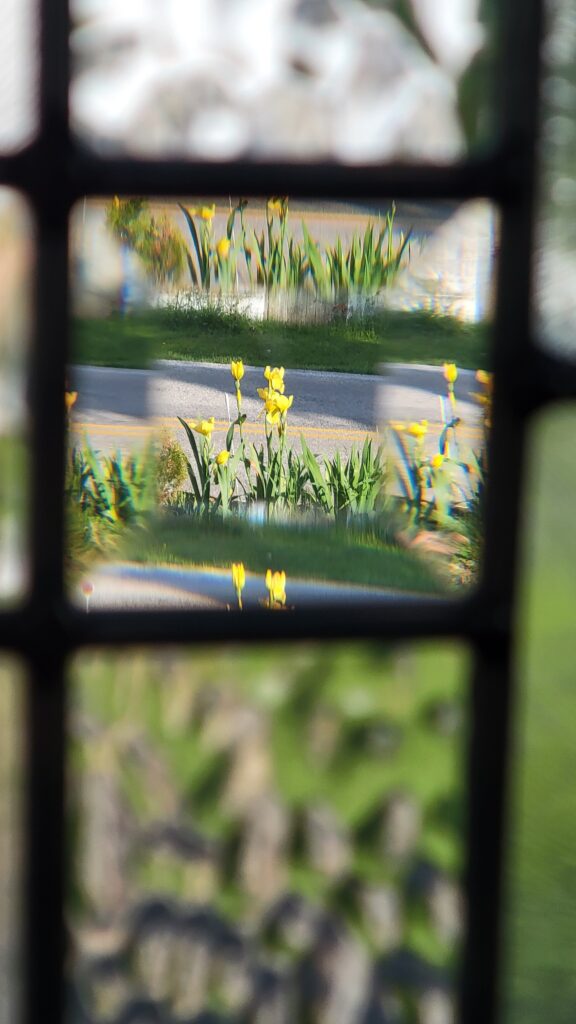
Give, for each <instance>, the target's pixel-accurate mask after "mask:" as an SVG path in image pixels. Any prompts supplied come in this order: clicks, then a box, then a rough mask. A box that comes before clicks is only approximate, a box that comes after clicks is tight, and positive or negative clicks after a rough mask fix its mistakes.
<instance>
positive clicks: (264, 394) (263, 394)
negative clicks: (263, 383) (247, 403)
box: [256, 388, 270, 402]
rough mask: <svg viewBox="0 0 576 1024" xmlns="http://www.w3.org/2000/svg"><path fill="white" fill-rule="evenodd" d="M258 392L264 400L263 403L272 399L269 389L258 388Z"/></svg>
mask: <svg viewBox="0 0 576 1024" xmlns="http://www.w3.org/2000/svg"><path fill="white" fill-rule="evenodd" d="M256 391H257V392H258V394H259V395H260V398H261V399H262V401H263V402H267V401H268V399H269V398H270V389H269V388H256Z"/></svg>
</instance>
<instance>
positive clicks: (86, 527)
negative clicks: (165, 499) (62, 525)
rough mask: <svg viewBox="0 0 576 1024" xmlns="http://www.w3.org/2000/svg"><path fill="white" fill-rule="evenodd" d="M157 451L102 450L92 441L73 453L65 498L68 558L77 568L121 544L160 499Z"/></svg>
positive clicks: (70, 563)
mask: <svg viewBox="0 0 576 1024" xmlns="http://www.w3.org/2000/svg"><path fill="white" fill-rule="evenodd" d="M157 461H158V460H157V456H156V455H155V454H154V452H153V450H152V449H151V448H149V449H148V450H147V451H145V452H144V453H142V454H139V455H132V454H131V455H125V454H122V453H120V452H116V453H115V454H114V455H104V456H102V455H99V454H97V453H96V452H95V451H94V450H93V449H92V447H91V446H90V444H88V442H87V441H84V443H83V444H82V445H74V446H73V447H71V448H70V450H69V452H68V459H67V464H66V483H65V498H66V504H67V512H68V561H69V569H70V570H71V571H72V572H74V571H75V570H77V569H81V568H83V567H85V566H86V565H87V564H88V563H89V562H90V561H93V560H94V558H96V557H99V556H101V555H103V554H106V553H109V552H110V551H111V550H115V549H117V548H118V547H119V545H120V542H121V540H122V538H123V536H124V535H125V531H126V529H127V528H130V527H135V526H138V525H140V524H142V523H143V522H144V519H145V516H146V515H147V514H148V513H149V512H151V511H152V510H153V509H154V507H155V506H156V503H157Z"/></svg>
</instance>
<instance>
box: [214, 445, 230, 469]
mask: <svg viewBox="0 0 576 1024" xmlns="http://www.w3.org/2000/svg"><path fill="white" fill-rule="evenodd" d="M229 458H230V452H228V451H226V449H224V451H221V452H218V455H217V456H216V463H217V465H218V466H225V465H226V463H227V462H228V459H229Z"/></svg>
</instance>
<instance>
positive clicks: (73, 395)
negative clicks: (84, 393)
mask: <svg viewBox="0 0 576 1024" xmlns="http://www.w3.org/2000/svg"><path fill="white" fill-rule="evenodd" d="M77 398H78V392H77V391H66V392H65V393H64V401H65V403H66V411H67V412H70V409H71V408H72V406H73V405H74V403H75V402H76V399H77Z"/></svg>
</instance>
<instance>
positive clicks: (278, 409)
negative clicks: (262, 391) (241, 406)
mask: <svg viewBox="0 0 576 1024" xmlns="http://www.w3.org/2000/svg"><path fill="white" fill-rule="evenodd" d="M293 401H294V395H280V394H278V392H276V391H273V392H272V394H271V395H269V396H268V397H267V399H266V419H267V420H268V423H272V424H274V423H277V422H278V420H279V419H280V417H281V416H285V415H286V413H287V412H288V409H289V408H290V406H291V405H292V402H293Z"/></svg>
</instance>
